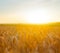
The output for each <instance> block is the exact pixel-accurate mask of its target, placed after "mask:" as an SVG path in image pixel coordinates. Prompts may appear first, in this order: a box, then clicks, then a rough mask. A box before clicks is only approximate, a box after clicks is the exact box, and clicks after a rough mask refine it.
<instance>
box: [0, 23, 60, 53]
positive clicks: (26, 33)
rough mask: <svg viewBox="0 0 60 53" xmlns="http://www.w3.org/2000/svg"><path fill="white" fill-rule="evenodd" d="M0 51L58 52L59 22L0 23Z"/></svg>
mask: <svg viewBox="0 0 60 53" xmlns="http://www.w3.org/2000/svg"><path fill="white" fill-rule="evenodd" d="M0 53H60V23H50V24H42V25H39V24H38V25H35V24H0Z"/></svg>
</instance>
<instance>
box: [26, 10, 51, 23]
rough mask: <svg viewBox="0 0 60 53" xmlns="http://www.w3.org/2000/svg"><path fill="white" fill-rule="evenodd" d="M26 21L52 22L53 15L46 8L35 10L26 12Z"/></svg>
mask: <svg viewBox="0 0 60 53" xmlns="http://www.w3.org/2000/svg"><path fill="white" fill-rule="evenodd" d="M25 21H26V23H30V24H44V23H49V22H51V16H50V14H49V12H48V11H46V10H35V11H34V10H33V11H28V12H26V13H25Z"/></svg>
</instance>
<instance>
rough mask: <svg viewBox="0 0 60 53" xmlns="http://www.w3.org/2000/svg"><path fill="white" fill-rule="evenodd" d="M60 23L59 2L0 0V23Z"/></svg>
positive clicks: (57, 0) (51, 0)
mask: <svg viewBox="0 0 60 53" xmlns="http://www.w3.org/2000/svg"><path fill="white" fill-rule="evenodd" d="M43 21H45V22H46V21H47V22H53V21H54V22H60V0H0V23H42V22H43Z"/></svg>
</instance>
